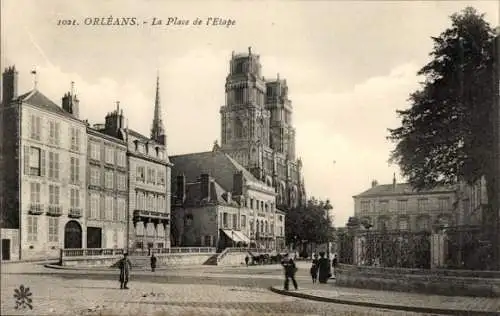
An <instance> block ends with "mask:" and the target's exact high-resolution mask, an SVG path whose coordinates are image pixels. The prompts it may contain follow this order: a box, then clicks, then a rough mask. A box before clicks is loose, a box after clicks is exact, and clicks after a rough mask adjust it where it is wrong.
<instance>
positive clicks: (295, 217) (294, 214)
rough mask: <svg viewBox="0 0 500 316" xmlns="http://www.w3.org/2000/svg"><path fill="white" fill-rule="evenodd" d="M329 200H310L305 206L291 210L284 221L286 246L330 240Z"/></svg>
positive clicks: (332, 229)
mask: <svg viewBox="0 0 500 316" xmlns="http://www.w3.org/2000/svg"><path fill="white" fill-rule="evenodd" d="M331 209H332V205H331V204H330V201H329V200H326V201H322V200H317V199H315V198H314V197H313V198H311V199H310V200H309V201H308V202H307V204H306V205H301V206H298V207H296V208H294V209H291V210H290V211H289V212H288V213H287V216H286V219H285V230H286V241H287V243H288V244H295V243H296V242H298V243H300V242H301V241H302V240H307V241H308V242H316V243H325V242H327V241H331V240H332V236H333V231H334V228H333V226H332V220H331V218H330V216H329V212H330V210H331Z"/></svg>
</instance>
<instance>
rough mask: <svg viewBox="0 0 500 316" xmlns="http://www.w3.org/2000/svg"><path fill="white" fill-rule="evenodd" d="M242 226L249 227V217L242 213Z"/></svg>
mask: <svg viewBox="0 0 500 316" xmlns="http://www.w3.org/2000/svg"><path fill="white" fill-rule="evenodd" d="M241 227H242V228H245V227H247V217H246V216H245V215H241Z"/></svg>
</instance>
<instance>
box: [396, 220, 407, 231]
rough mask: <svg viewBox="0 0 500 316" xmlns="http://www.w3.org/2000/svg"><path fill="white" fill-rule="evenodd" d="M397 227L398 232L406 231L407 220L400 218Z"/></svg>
mask: <svg viewBox="0 0 500 316" xmlns="http://www.w3.org/2000/svg"><path fill="white" fill-rule="evenodd" d="M398 226H399V229H400V230H408V219H407V218H400V219H399V225H398Z"/></svg>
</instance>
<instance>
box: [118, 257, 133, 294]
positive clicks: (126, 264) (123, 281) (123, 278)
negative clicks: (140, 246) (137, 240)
mask: <svg viewBox="0 0 500 316" xmlns="http://www.w3.org/2000/svg"><path fill="white" fill-rule="evenodd" d="M118 267H119V268H120V289H126V290H128V287H127V283H128V278H129V272H130V270H132V263H131V262H130V259H129V258H128V254H127V253H124V254H123V258H122V259H120V261H119V262H118Z"/></svg>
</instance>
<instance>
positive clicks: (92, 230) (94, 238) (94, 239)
mask: <svg viewBox="0 0 500 316" xmlns="http://www.w3.org/2000/svg"><path fill="white" fill-rule="evenodd" d="M87 248H102V228H100V227H87Z"/></svg>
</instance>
